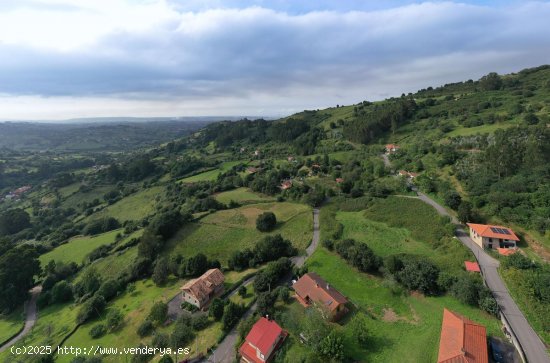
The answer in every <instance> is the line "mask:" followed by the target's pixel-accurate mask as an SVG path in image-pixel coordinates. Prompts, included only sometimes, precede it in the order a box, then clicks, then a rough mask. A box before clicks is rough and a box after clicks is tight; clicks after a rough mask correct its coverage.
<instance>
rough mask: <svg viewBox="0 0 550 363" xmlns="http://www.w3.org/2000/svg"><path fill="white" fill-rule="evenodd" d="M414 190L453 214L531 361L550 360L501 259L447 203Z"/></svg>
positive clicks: (459, 233)
mask: <svg viewBox="0 0 550 363" xmlns="http://www.w3.org/2000/svg"><path fill="white" fill-rule="evenodd" d="M413 190H414V191H415V192H416V193H417V194H418V197H419V198H420V199H421V200H422V201H424V202H426V203H428V204H430V205H431V206H433V207H434V208H435V209H436V210H437V212H438V213H439V214H441V215H445V216H449V217H451V220H452V222H453V223H454V224H455V225H456V226H457V228H456V231H455V234H456V237H457V238H458V239H459V240H460V242H462V243H463V244H464V245H465V246H466V247H468V248H469V249H470V250H472V252H473V253H474V255H475V256H476V258H477V261H478V263H479V266H480V267H481V271H482V273H483V277H484V279H485V282H486V283H487V286H488V287H489V289H490V290H491V291H492V293H493V295H494V297H495V299H496V300H497V303H498V305H499V306H500V309H501V312H502V314H504V316H505V317H506V319H507V320H508V322H509V324H510V327H511V328H512V330H513V332H514V334H515V335H516V337H517V339H518V341H519V343H520V345H521V347H522V348H523V352H524V353H525V357H526V359H527V361H528V362H529V363H550V357H549V356H548V351H547V350H546V347H545V346H544V343H543V342H542V340H541V339H540V338H539V336H538V335H537V333H536V332H535V331H534V330H533V328H532V327H531V325H529V323H528V322H527V319H526V318H525V316H524V315H523V313H522V312H521V311H520V310H519V308H518V306H517V305H516V303H515V302H514V299H512V296H510V293H509V292H508V289H507V288H506V285H504V282H503V281H502V279H501V278H500V275H499V273H498V270H497V269H498V266H499V262H498V261H497V260H496V259H494V258H493V257H491V256H490V255H489V254H487V253H486V252H485V251H484V250H483V249H482V248H481V247H479V246H478V245H477V244H475V243H474V241H472V239H471V238H470V237H469V234H468V232H467V231H466V230H465V228H464V227H463V226H462V225H461V224H460V223H459V221H458V220H457V219H456V218H455V217H453V216H451V215H450V214H449V213H448V212H447V210H446V209H445V208H444V207H443V206H441V205H440V204H438V203H437V202H435V201H434V200H433V199H431V198H430V197H428V196H427V195H425V194H424V193H422V192H420V191H418V190H417V189H416V188H415V187H413Z"/></svg>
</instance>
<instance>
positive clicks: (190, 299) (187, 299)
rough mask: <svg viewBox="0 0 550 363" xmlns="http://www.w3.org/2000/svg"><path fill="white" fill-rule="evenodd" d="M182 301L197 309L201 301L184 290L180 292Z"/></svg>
mask: <svg viewBox="0 0 550 363" xmlns="http://www.w3.org/2000/svg"><path fill="white" fill-rule="evenodd" d="M182 296H183V301H185V302H188V303H189V304H191V305H195V306H196V307H198V308H199V309H200V308H201V303H200V301H198V300H197V299H195V297H194V296H192V295H190V294H188V293H187V292H186V291H184V292H183V293H182Z"/></svg>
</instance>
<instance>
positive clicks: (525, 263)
mask: <svg viewBox="0 0 550 363" xmlns="http://www.w3.org/2000/svg"><path fill="white" fill-rule="evenodd" d="M503 265H504V267H506V268H510V267H513V268H517V269H519V270H528V269H530V268H533V267H534V264H533V262H532V261H531V260H530V259H529V258H528V257H525V256H524V255H523V254H521V253H514V254H513V255H511V256H508V257H506V258H505V259H504V261H503Z"/></svg>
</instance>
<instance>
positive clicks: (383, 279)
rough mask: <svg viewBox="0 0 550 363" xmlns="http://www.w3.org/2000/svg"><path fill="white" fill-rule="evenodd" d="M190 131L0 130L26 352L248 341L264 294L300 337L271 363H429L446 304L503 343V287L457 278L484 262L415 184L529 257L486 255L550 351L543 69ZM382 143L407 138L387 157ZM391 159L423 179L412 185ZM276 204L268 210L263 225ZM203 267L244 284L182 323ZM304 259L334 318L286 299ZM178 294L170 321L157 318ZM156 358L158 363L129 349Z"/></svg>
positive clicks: (0, 267)
mask: <svg viewBox="0 0 550 363" xmlns="http://www.w3.org/2000/svg"><path fill="white" fill-rule="evenodd" d="M198 126H199V125H190V126H189V127H187V126H185V127H182V126H181V125H179V124H178V125H176V124H170V125H158V124H143V125H139V126H138V125H133V126H132V127H131V129H132V130H133V131H132V133H131V135H130V136H129V137H128V139H127V140H125V141H124V143H122V144H119V143H118V141H119V140H120V137H121V135H122V134H124V133H125V131H120V130H119V131H117V132H116V133H115V132H113V127H115V126H112V125H111V126H110V125H104V126H101V127H99V126H98V127H92V126H89V125H88V126H86V125H79V126H78V127H77V126H74V127H71V128H68V129H66V130H65V131H64V132H63V133H59V134H58V135H57V134H56V129H51V130H50V131H51V134H47V135H45V136H44V137H43V138H42V137H41V136H40V133H41V132H42V131H41V130H42V128H40V127H38V126H36V127H35V126H32V127H31V126H28V127H29V130H30V131H29V134H28V135H26V136H24V137H23V136H21V135H19V136H18V137H15V136H14V135H15V134H17V131H16V130H15V129H13V130H11V129H10V128H12V127H14V126H13V125H9V124H0V134H2V132H1V130H4V129H5V130H8V129H10V130H11V131H10V132H7V133H4V134H2V135H3V138H0V145H4V146H8V147H9V150H8V149H3V150H2V151H0V162H1V163H0V192H1V194H0V196H1V197H2V202H1V203H0V288H2V289H3V291H8V292H10V293H9V294H8V293H6V294H3V296H2V297H1V298H0V312H2V313H3V315H1V316H0V327H5V329H6V330H9V334H8V333H6V334H2V335H1V336H2V339H7V338H8V337H9V336H11V335H13V334H14V333H16V332H17V330H18V326H22V319H21V318H20V317H21V313H20V309H21V306H22V305H23V302H24V301H25V299H26V297H27V295H26V291H27V290H28V289H29V288H30V287H32V286H33V285H34V284H41V285H42V286H43V289H44V290H43V292H42V294H41V297H40V298H39V310H40V315H39V319H38V321H37V325H36V327H35V328H34V330H33V331H32V333H31V334H30V335H29V336H28V337H27V338H26V339H25V340H22V341H20V342H18V343H17V346H23V345H24V344H25V345H28V344H32V345H44V344H50V345H56V344H59V343H61V342H62V341H64V342H66V344H67V345H73V346H78V347H86V346H88V345H90V342H91V343H93V344H94V345H103V346H117V344H123V345H124V346H128V347H131V346H134V347H138V346H140V344H141V345H150V346H158V347H168V346H185V347H190V348H191V353H190V356H196V355H198V353H199V352H203V353H204V352H206V351H207V348H212V347H215V346H216V344H218V343H220V341H221V339H222V338H223V337H224V336H225V335H226V333H227V332H228V331H229V330H231V329H232V328H233V327H235V326H237V325H238V326H239V327H240V328H239V329H238V333H239V335H240V338H241V339H242V338H243V331H245V330H246V329H247V328H250V324H251V321H252V320H250V319H248V320H243V321H241V316H242V314H243V313H244V311H245V310H246V309H245V308H242V307H241V308H239V305H238V304H241V303H242V304H244V305H246V306H247V307H248V306H250V304H251V303H252V302H254V301H257V302H258V305H259V312H260V313H265V314H269V315H271V316H273V317H275V319H276V320H277V321H279V322H280V324H281V325H282V326H283V327H284V328H285V329H287V330H288V331H289V332H290V337H289V340H288V343H285V345H284V346H283V349H281V353H280V355H279V356H278V357H277V362H296V361H300V360H298V359H302V361H313V362H315V361H326V360H327V359H333V358H334V359H335V361H350V360H354V361H368V362H390V361H396V360H397V359H398V357H403V356H407V354H410V356H409V360H408V361H411V362H420V361H434V360H435V359H436V357H437V346H438V344H437V343H438V339H439V331H440V326H441V319H442V311H443V308H449V309H452V310H453V311H456V312H458V313H460V314H462V315H464V316H467V317H468V318H470V319H472V320H474V321H476V322H479V323H482V324H483V325H485V326H486V327H487V331H488V334H489V335H490V336H492V337H496V338H502V337H503V333H502V325H501V323H500V320H499V319H498V318H497V317H496V316H495V315H496V314H498V308H497V306H496V302H495V299H494V298H493V296H492V295H491V293H490V291H489V290H488V289H487V288H486V287H485V286H484V285H483V283H482V280H481V278H480V277H479V276H477V275H472V274H469V273H467V272H466V271H465V270H464V261H475V256H474V255H473V254H472V252H471V251H470V250H468V249H467V248H466V247H465V246H464V245H463V244H461V243H460V242H459V241H458V240H457V239H456V238H454V227H453V226H452V224H451V223H450V220H449V218H445V217H441V216H439V215H438V214H437V213H436V211H435V210H434V209H433V208H431V207H430V206H428V205H427V204H425V203H423V202H421V201H420V200H418V199H417V198H416V193H414V192H413V191H412V190H411V185H410V183H412V184H413V185H414V186H416V187H417V188H419V190H421V191H423V192H425V193H426V194H427V195H429V196H431V197H432V198H433V199H435V200H437V201H439V202H440V203H441V204H444V205H445V206H446V207H447V209H448V210H449V211H450V213H451V214H452V215H456V216H457V217H458V218H459V219H460V220H461V221H462V222H480V223H481V222H486V223H494V224H499V225H506V226H508V227H510V228H512V229H513V230H514V231H515V232H516V234H518V235H519V236H520V239H521V241H520V243H519V247H520V249H521V253H519V254H517V256H516V257H503V256H498V255H497V254H496V253H495V254H494V257H495V258H497V259H498V260H499V261H500V262H501V267H500V270H499V271H500V274H501V275H502V277H503V278H504V280H505V282H506V284H507V287H508V289H509V290H510V292H511V294H512V296H513V297H514V298H515V300H516V302H517V303H518V305H519V306H520V308H521V309H522V311H523V312H524V314H525V315H526V317H527V319H528V320H529V323H530V324H531V325H532V326H533V328H534V329H535V330H536V332H537V333H538V334H539V336H540V337H541V339H542V340H543V341H544V342H545V344H547V345H549V344H550V290H549V286H550V265H549V263H550V128H549V126H550V66H541V67H537V68H533V69H526V70H523V71H521V72H518V73H515V74H509V75H502V76H500V75H497V74H494V73H491V74H488V75H486V76H484V77H483V78H481V79H480V80H477V81H473V80H468V81H466V82H461V83H454V84H447V85H443V86H440V87H435V88H431V87H430V88H428V89H423V90H419V91H418V92H416V93H414V94H408V95H402V96H401V97H397V98H390V99H386V100H383V101H377V102H370V101H362V102H359V103H357V104H354V105H345V106H341V105H338V106H337V107H332V108H328V109H324V110H306V111H303V112H300V113H297V114H294V115H291V116H288V117H285V118H282V119H279V120H274V121H266V120H262V119H257V120H248V119H244V120H239V121H222V122H215V123H209V124H208V125H205V126H204V125H201V126H204V127H202V128H200V129H198ZM2 127H4V129H1V128H2ZM25 127H27V126H25ZM117 127H118V126H117ZM127 127H130V126H127ZM14 130H15V131H14ZM50 131H49V132H50ZM10 135H11V136H10ZM148 135H151V136H150V137H149V136H148ZM33 138H37V139H39V141H38V142H37V143H36V144H33V146H32V147H29V144H28V143H30V142H33V141H32V140H33ZM94 140H95V141H94ZM69 141H70V142H69ZM92 141H93V145H92V144H91V143H90V142H92ZM71 143H73V144H74V145H73V146H74V147H73V146H71ZM386 144H397V145H398V148H396V150H395V151H391V152H388V155H386V157H387V158H388V160H386V161H387V162H388V163H390V164H389V165H388V164H387V163H385V159H384V157H382V155H383V154H384V153H385V152H386ZM42 149H48V151H47V152H41V151H38V150H42ZM399 170H403V171H406V172H409V173H415V174H417V175H416V176H415V177H414V179H412V180H410V181H409V182H410V183H409V182H407V181H406V178H402V177H399V176H398V174H397V172H398V171H399ZM27 185H28V186H29V187H30V188H24V189H20V188H21V187H24V186H27ZM317 207H321V212H320V216H321V217H320V221H321V228H320V229H321V246H320V247H318V248H317V250H316V251H315V252H314V253H313V255H312V256H311V258H309V259H308V260H307V262H306V264H305V268H301V269H299V270H297V269H294V270H292V268H291V267H290V266H289V265H290V263H289V262H288V261H289V260H287V259H286V258H287V257H291V256H296V255H302V256H303V255H305V250H306V248H307V247H308V246H309V244H310V242H311V240H312V230H313V217H312V209H313V208H317ZM270 213H272V214H273V215H274V216H275V219H276V222H275V223H274V225H272V226H269V228H267V229H265V230H262V227H261V226H260V227H258V225H259V223H260V222H258V221H259V219H261V218H262V216H264V215H265V214H270ZM350 241H351V242H350ZM525 256H526V257H525ZM209 268H220V269H222V270H223V272H224V274H225V289H226V291H228V292H230V291H231V290H233V289H234V290H235V291H237V289H238V287H239V286H241V285H242V286H241V287H242V289H244V290H242V289H238V291H239V293H238V294H237V293H235V294H233V295H231V296H223V298H225V299H226V300H227V304H226V305H225V308H224V307H223V305H222V308H221V310H222V315H223V318H221V317H216V316H215V314H214V315H213V313H211V314H201V313H196V312H194V313H193V314H192V315H187V314H186V313H185V312H182V308H181V304H180V303H178V300H177V298H178V297H179V296H181V295H180V290H179V288H180V287H181V285H183V284H184V283H185V282H187V281H189V280H191V279H193V278H196V277H198V276H200V275H201V274H202V273H203V272H205V271H206V270H207V269H209ZM306 269H307V270H309V271H311V272H316V273H318V274H319V275H320V276H322V277H323V278H324V279H326V280H327V282H330V285H331V286H334V287H335V288H337V289H339V290H340V291H341V292H342V293H344V294H345V295H346V296H347V297H348V298H349V299H350V300H351V301H352V306H353V309H352V312H351V313H350V315H349V316H348V317H347V318H345V319H344V320H343V321H342V322H341V324H325V323H319V322H318V321H317V320H316V318H315V317H312V318H311V319H306V318H305V317H306V315H304V314H303V309H302V307H301V305H299V304H298V303H297V302H296V301H295V300H294V299H289V295H290V291H289V289H288V288H287V287H286V285H285V284H281V277H282V276H286V275H288V274H292V275H293V276H295V277H296V276H298V275H301V274H303V273H304V272H305V271H306ZM404 271H415V272H418V274H419V277H418V279H419V280H421V282H420V283H419V282H418V281H416V282H415V281H411V279H408V278H407V277H406V275H407V274H406V273H405V272H404ZM13 276H18V281H17V283H18V284H16V285H15V286H14V284H13V283H12V279H13ZM251 276H257V277H256V280H255V281H254V283H252V282H251V280H250V281H248V280H247V279H248V278H250V277H251ZM245 280H246V281H247V282H248V284H244V281H245ZM258 281H260V282H258ZM277 285H281V286H277ZM253 287H254V288H253ZM173 299H175V300H173ZM170 301H172V303H171V304H170V309H171V310H170V312H173V311H176V312H177V315H179V318H178V319H172V320H176V321H175V322H171V320H170V319H168V318H169V316H168V315H167V314H168V313H167V312H166V311H165V312H164V313H162V311H163V309H168V306H167V305H164V304H166V303H169V302H170ZM173 301H176V302H175V303H174V302H173ZM157 305H158V306H157ZM244 305H243V306H244ZM155 306H157V307H156V308H155ZM184 308H185V306H184ZM187 308H189V307H187ZM154 309H159V311H160V313H159V312H158V311H157V312H156V313H158V314H160V317H159V318H156V317H155V314H156V313H155V311H154ZM228 311H229V312H228ZM172 318H173V317H172ZM308 321H311V322H316V323H318V324H319V325H317V326H315V327H313V326H312V325H310V324H313V323H310V322H308ZM17 322H19V323H20V324H18V323H17ZM165 322H167V323H165ZM3 329H4V328H3ZM73 331H74V334H73V333H71V332H73ZM302 331H310V332H311V331H326V336H329V335H330V336H331V337H332V336H336V337H337V338H338V339H340V340H339V341H340V342H341V345H342V346H343V347H344V349H343V352H341V353H342V354H343V355H344V354H345V356H344V357H340V356H338V354H336V353H334V352H332V351H331V353H326V354H325V355H323V354H322V353H320V350H319V349H318V348H319V347H317V346H315V345H314V343H312V342H310V343H308V344H302V343H300V342H299V339H298V338H297V336H299V334H300V333H301V332H302ZM329 332H330V333H329ZM365 336H366V337H365ZM361 337H363V338H361ZM321 338H322V339H319V340H320V341H321V340H324V338H325V337H324V336H323V337H321ZM419 346H422V347H427V348H426V349H423V350H418V349H415V348H416V347H419ZM209 352H210V351H209ZM344 352H345V353H344ZM333 353H334V356H332V355H331V354H333ZM337 353H338V352H337ZM327 354H328V355H327ZM54 356H55V357H54ZM54 356H52V358H51V359H53V360H54V361H59V362H92V361H93V360H90V359H88V358H86V359H85V360H78V358H75V357H68V356H60V355H54ZM27 358H28V357H24V359H23V358H21V357H20V358H17V357H13V356H12V355H11V354H10V352H8V351H5V352H2V353H0V362H19V361H21V362H23V361H25V362H27V361H33V362H34V361H36V362H38V361H44V360H40V359H42V358H40V359H39V358H37V359H35V360H33V359H32V358H28V359H27ZM33 358H34V357H33ZM98 358H99V357H98ZM179 358H181V357H179ZM25 359H26V360H25ZM100 359H103V361H104V362H119V361H121V362H122V361H125V360H123V359H122V358H121V357H118V356H112V355H104V356H103V357H102V358H100ZM140 359H141V360H140ZM151 359H152V360H153V361H159V360H160V356H159V355H158V354H157V355H156V356H154V357H153V356H146V355H145V356H139V359H138V358H133V360H132V361H148V360H151ZM94 362H95V361H94Z"/></svg>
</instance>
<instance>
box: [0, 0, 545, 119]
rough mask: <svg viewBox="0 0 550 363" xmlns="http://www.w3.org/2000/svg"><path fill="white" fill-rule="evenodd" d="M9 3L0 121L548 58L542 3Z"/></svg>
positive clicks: (352, 92)
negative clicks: (316, 7)
mask: <svg viewBox="0 0 550 363" xmlns="http://www.w3.org/2000/svg"><path fill="white" fill-rule="evenodd" d="M18 4H19V5H14V6H12V7H10V8H8V9H7V10H5V11H2V12H0V92H1V93H3V94H4V96H3V97H1V98H0V119H6V118H52V117H77V116H79V115H80V116H84V115H86V116H95V115H136V116H139V115H151V116H153V115H191V114H197V115H199V114H200V115H205V114H208V115H220V114H225V115H236V114H248V115H255V114H258V113H263V114H267V115H269V114H281V113H285V112H293V111H297V110H300V109H304V108H318V107H324V106H328V105H334V104H336V103H340V104H342V103H351V102H357V101H360V100H363V99H379V98H383V97H386V96H389V95H399V94H401V93H402V92H405V93H406V92H410V91H415V90H417V89H418V88H423V87H427V86H430V85H439V84H443V83H447V82H454V81H460V80H465V79H468V78H474V79H475V78H478V77H479V76H481V75H483V74H485V73H488V72H489V71H498V72H510V71H515V70H519V69H521V68H523V67H527V66H535V65H539V64H542V63H547V62H548V58H549V56H550V38H548V36H547V34H548V33H549V32H550V25H549V23H548V21H547V19H548V18H550V3H548V2H537V3H518V4H514V5H511V6H509V7H500V8H495V7H488V6H476V5H467V4H459V3H451V2H446V3H423V4H416V5H408V6H401V7H397V8H393V9H386V10H380V11H346V12H339V11H314V12H306V13H303V14H291V13H286V12H281V11H275V10H270V9H267V8H261V7H252V8H240V9H222V8H214V9H209V10H205V11H200V12H191V11H184V10H181V9H179V8H176V7H174V6H173V4H172V3H168V2H166V1H161V0H150V1H145V0H143V1H139V2H136V1H129V0H127V1H125V0H95V1H93V0H84V1H77V2H76V1H69V0H24V1H23V2H22V3H18ZM21 4H22V5H21ZM37 4H40V6H37ZM178 9H179V10H178ZM30 104H32V105H33V107H32V109H34V110H35V111H30V109H31V108H30V107H26V105H30ZM41 114H43V115H44V116H43V117H40V115H41ZM46 114H47V115H48V116H46ZM56 115H57V116H56Z"/></svg>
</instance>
